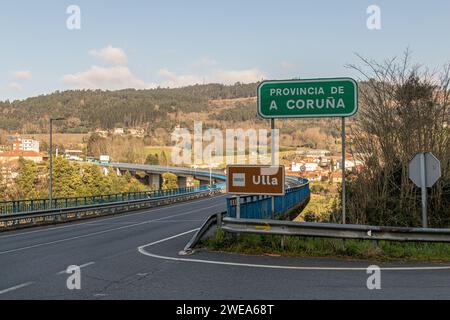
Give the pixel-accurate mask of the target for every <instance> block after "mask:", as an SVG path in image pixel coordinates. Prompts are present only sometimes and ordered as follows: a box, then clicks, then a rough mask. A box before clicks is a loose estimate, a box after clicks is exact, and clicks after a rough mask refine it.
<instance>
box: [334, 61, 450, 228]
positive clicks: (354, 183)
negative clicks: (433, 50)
mask: <svg viewBox="0 0 450 320" xmlns="http://www.w3.org/2000/svg"><path fill="white" fill-rule="evenodd" d="M362 61H363V64H364V66H363V67H359V66H351V68H353V69H355V70H357V71H359V72H360V73H361V74H362V76H363V77H364V78H366V80H367V81H366V82H365V83H364V86H361V88H360V104H361V108H360V111H359V114H358V116H357V121H356V126H355V128H354V129H353V136H354V137H353V138H354V143H353V145H351V147H352V149H351V151H352V152H354V155H355V156H356V157H357V158H360V159H361V160H363V161H364V163H365V166H364V168H363V170H362V171H361V172H360V173H359V174H358V175H357V176H355V177H352V179H350V180H351V181H350V182H349V183H348V189H347V190H348V192H347V195H348V200H347V203H348V207H347V217H348V220H347V222H348V223H356V224H373V225H392V226H420V225H421V197H420V189H419V188H417V187H416V186H415V185H414V184H413V183H412V182H411V181H410V180H409V177H408V164H409V161H410V160H411V159H412V158H413V156H414V155H415V154H416V153H418V152H424V151H431V152H433V153H434V155H436V157H437V158H438V159H440V161H441V168H442V178H441V179H440V180H439V181H438V182H437V183H436V185H435V186H433V188H431V189H429V190H428V210H429V213H430V214H429V226H431V227H448V226H450V147H449V146H450V128H449V126H448V125H449V115H450V65H447V66H445V67H444V68H443V70H442V74H429V73H428V72H427V71H426V70H423V68H421V67H419V66H413V65H411V62H410V55H409V53H408V52H406V54H405V56H404V57H403V59H400V60H398V59H392V60H387V61H385V62H383V63H378V62H375V61H369V60H366V59H364V58H362ZM340 212H341V210H340V209H339V210H336V212H335V214H334V217H333V219H334V221H340V220H341V218H340Z"/></svg>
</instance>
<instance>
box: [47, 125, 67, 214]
mask: <svg viewBox="0 0 450 320" xmlns="http://www.w3.org/2000/svg"><path fill="white" fill-rule="evenodd" d="M60 120H65V118H50V152H49V153H50V175H49V177H50V183H49V196H48V200H49V202H50V204H49V208H50V209H51V208H52V207H53V203H52V202H53V121H60Z"/></svg>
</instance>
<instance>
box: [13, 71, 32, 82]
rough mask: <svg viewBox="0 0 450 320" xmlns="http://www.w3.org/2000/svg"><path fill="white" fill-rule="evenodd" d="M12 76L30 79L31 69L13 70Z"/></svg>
mask: <svg viewBox="0 0 450 320" xmlns="http://www.w3.org/2000/svg"><path fill="white" fill-rule="evenodd" d="M12 76H13V78H14V79H23V80H27V79H31V77H32V76H33V75H32V74H31V71H29V70H21V71H15V72H13V73H12Z"/></svg>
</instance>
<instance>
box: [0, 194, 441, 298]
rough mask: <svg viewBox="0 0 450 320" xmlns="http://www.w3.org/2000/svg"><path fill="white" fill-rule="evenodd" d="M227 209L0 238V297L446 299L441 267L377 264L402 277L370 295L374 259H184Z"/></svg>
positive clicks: (195, 208)
mask: <svg viewBox="0 0 450 320" xmlns="http://www.w3.org/2000/svg"><path fill="white" fill-rule="evenodd" d="M223 210H225V197H224V196H220V197H215V198H211V199H202V200H197V201H193V202H189V203H182V204H177V205H173V206H169V207H161V208H156V209H150V210H145V211H140V212H134V213H130V214H125V215H117V216H113V217H104V218H98V219H95V220H85V221H81V222H78V223H71V224H63V225H57V226H51V227H42V228H34V229H27V230H19V231H15V232H8V233H0V299H350V298H354V299H355V298H356V299H408V298H410V299H419V298H424V299H438V298H443V299H445V298H447V299H448V298H450V268H447V265H441V264H432V265H430V264H421V265H417V264H415V265H410V264H408V265H389V266H387V265H382V264H381V265H380V267H382V268H385V267H388V268H397V267H400V269H387V270H385V269H382V271H381V289H380V290H369V289H367V286H366V281H367V278H368V276H369V275H368V274H367V273H366V268H367V267H368V266H369V265H372V264H375V263H373V262H368V261H343V260H333V259H304V258H302V259H301V258H286V257H271V256H244V255H236V254H226V253H212V252H206V251H200V252H196V253H195V254H193V255H190V256H179V255H178V252H179V251H180V250H181V249H182V248H183V247H184V245H185V244H186V243H187V242H188V240H189V239H190V237H191V236H192V235H193V232H194V230H195V229H196V228H198V227H199V226H200V225H201V224H202V222H203V221H204V219H205V218H206V217H207V216H209V215H210V214H212V213H215V212H219V211H223ZM70 265H78V266H80V267H81V289H80V290H76V289H75V290H69V289H68V288H67V285H66V281H67V279H68V277H69V276H70V275H69V274H67V273H65V270H66V268H67V267H68V266H70ZM411 267H412V268H413V269H411ZM417 268H419V269H417ZM421 268H425V269H421ZM430 268H431V269H430ZM438 268H442V269H438Z"/></svg>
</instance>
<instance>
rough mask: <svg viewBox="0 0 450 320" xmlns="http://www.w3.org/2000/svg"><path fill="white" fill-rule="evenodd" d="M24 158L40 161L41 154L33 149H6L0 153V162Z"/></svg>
mask: <svg viewBox="0 0 450 320" xmlns="http://www.w3.org/2000/svg"><path fill="white" fill-rule="evenodd" d="M20 158H24V159H25V160H30V161H34V162H42V156H41V155H40V154H39V153H38V152H35V151H17V150H13V151H6V152H1V153H0V162H1V163H5V162H10V161H15V160H19V159H20Z"/></svg>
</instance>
